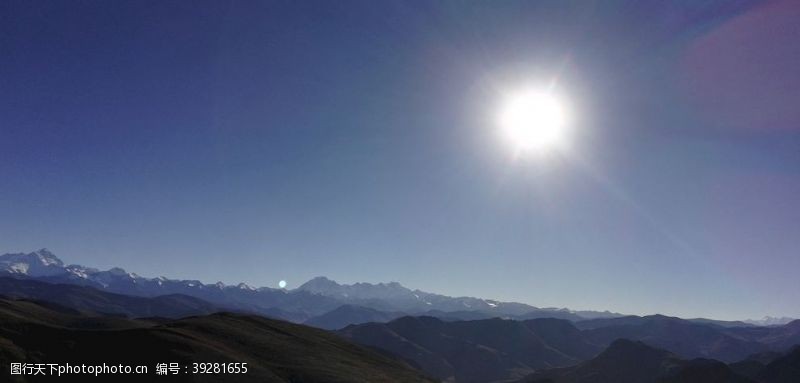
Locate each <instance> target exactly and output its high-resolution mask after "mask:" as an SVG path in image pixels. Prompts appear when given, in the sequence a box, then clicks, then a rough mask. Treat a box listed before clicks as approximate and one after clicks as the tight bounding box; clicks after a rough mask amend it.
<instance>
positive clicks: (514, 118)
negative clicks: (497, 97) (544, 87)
mask: <svg viewBox="0 0 800 383" xmlns="http://www.w3.org/2000/svg"><path fill="white" fill-rule="evenodd" d="M566 117H567V116H566V111H565V110H564V104H563V102H562V101H561V100H560V99H559V98H558V97H556V96H555V95H554V94H552V93H550V92H542V91H525V92H521V93H518V94H515V95H513V96H511V97H509V98H508V100H506V102H505V104H504V105H503V107H502V109H501V112H500V128H501V130H502V134H503V136H504V138H505V139H506V140H507V141H509V142H510V144H511V145H513V146H514V147H515V149H516V150H517V151H526V152H527V151H535V152H544V151H550V150H554V149H559V148H562V147H563V145H564V143H565V142H564V141H565V138H566V122H567V121H566V120H567V119H566Z"/></svg>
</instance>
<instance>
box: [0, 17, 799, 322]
mask: <svg viewBox="0 0 800 383" xmlns="http://www.w3.org/2000/svg"><path fill="white" fill-rule="evenodd" d="M797 17H800V9H798V7H797V5H796V4H791V1H776V2H748V1H742V2H729V1H724V2H722V1H720V2H715V1H709V2H703V3H702V4H699V3H698V2H686V3H685V4H683V5H681V4H679V3H672V4H661V3H649V4H648V3H640V4H629V3H628V2H597V3H593V2H585V1H580V2H552V3H550V2H466V3H465V2H436V3H426V2H390V1H386V2H372V1H363V2H361V1H345V2H224V1H208V2H191V3H190V2H160V1H159V2H147V1H122V2H100V1H82V2H59V1H54V2H43V1H9V2H3V4H2V5H0V52H2V53H1V54H0V57H2V58H1V59H0V182H1V183H2V186H0V252H16V251H32V250H35V249H38V248H41V247H47V248H49V249H50V250H51V251H53V252H55V253H56V254H57V255H59V256H60V257H61V258H62V259H63V260H64V261H65V262H68V263H80V264H85V265H90V266H96V267H100V268H108V267H112V266H121V267H124V268H126V269H128V270H130V271H135V272H137V273H139V274H141V275H145V276H158V275H165V276H168V277H173V278H191V279H200V280H203V281H205V282H215V281H217V280H222V281H224V282H228V283H236V282H240V281H243V282H247V283H249V284H252V285H269V286H275V285H276V284H277V282H278V281H279V280H281V279H285V280H287V281H288V282H289V287H292V286H296V285H297V284H299V283H302V282H303V281H305V280H307V279H310V278H311V277H314V276H317V275H325V276H328V277H330V278H332V279H335V280H338V281H340V282H348V283H349V282H359V281H366V282H381V281H399V282H401V283H403V284H404V285H406V286H410V287H412V288H420V289H423V290H426V291H432V292H439V293H444V294H448V295H471V296H479V297H485V298H496V299H502V300H516V301H522V302H526V303H530V304H533V305H537V306H559V307H564V306H566V307H570V308H575V309H610V310H615V311H620V312H626V313H634V314H643V313H655V312H660V313H665V314H673V315H681V316H706V317H716V318H726V319H741V318H746V317H761V316H763V315H789V316H795V317H800V306H798V305H797V303H796V297H797V296H798V295H800V278H797V270H800V252H799V251H800V203H798V202H799V201H798V195H800V114H799V113H800V112H798V111H799V110H800V108H797V105H796V100H798V99H800V72H798V71H797V69H796V68H797V67H800V48H798V45H797V44H796V43H794V42H795V41H796V40H797V39H798V38H800V26H798V25H797V24H796V23H795V22H793V20H796V18H797ZM553 80H555V81H556V82H557V84H558V85H557V86H558V89H559V91H560V92H562V93H563V94H564V95H565V98H566V99H567V100H568V105H569V110H570V114H571V122H570V124H571V129H572V130H573V135H572V137H571V143H570V149H569V150H568V151H566V152H563V153H559V154H558V155H551V156H546V157H543V158H539V157H537V158H515V157H514V155H513V154H512V150H510V149H509V147H508V145H505V144H504V143H503V142H501V141H499V140H497V137H496V136H497V134H496V133H497V126H496V125H497V124H496V115H497V112H498V109H499V103H500V101H501V100H502V99H503V96H504V95H505V94H507V93H508V92H514V91H515V90H517V89H520V88H522V87H524V86H527V85H528V84H531V83H544V82H550V81H553Z"/></svg>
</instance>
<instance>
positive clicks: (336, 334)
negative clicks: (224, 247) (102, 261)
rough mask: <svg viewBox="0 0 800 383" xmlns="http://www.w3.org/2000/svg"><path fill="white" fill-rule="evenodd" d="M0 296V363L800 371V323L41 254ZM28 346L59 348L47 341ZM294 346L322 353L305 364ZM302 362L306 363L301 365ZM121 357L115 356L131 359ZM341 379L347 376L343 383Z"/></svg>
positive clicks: (412, 376) (528, 375)
mask: <svg viewBox="0 0 800 383" xmlns="http://www.w3.org/2000/svg"><path fill="white" fill-rule="evenodd" d="M0 296H2V297H3V298H0V299H1V300H2V301H0V305H5V306H3V307H5V309H0V321H3V323H2V324H3V331H5V332H4V333H3V335H2V336H0V358H3V359H7V360H12V359H14V358H17V359H19V358H22V359H24V360H28V361H35V360H38V359H37V358H41V357H43V356H53V357H66V356H67V355H72V354H69V353H68V352H67V349H66V348H65V347H68V348H70V350H72V351H75V352H76V354H75V355H80V356H82V357H85V358H89V359H92V358H95V359H97V360H100V359H98V358H100V354H98V353H97V351H95V350H93V347H100V348H103V347H106V348H107V345H108V343H104V342H105V340H103V341H101V340H99V337H100V336H99V335H97V334H98V333H96V331H101V330H102V331H109V330H113V331H111V332H107V333H105V332H104V334H105V335H107V336H108V337H107V338H103V339H111V340H114V341H117V340H119V341H128V337H130V336H131V334H132V333H136V334H138V336H140V338H137V339H136V340H135V341H134V344H139V343H136V342H145V343H147V342H151V343H152V346H153V347H161V348H164V350H166V351H163V352H162V353H163V354H164V356H171V357H177V356H178V355H181V356H182V357H183V359H180V360H182V361H186V360H189V359H192V358H195V359H196V358H199V357H202V356H209V357H213V358H217V359H219V358H222V359H220V360H224V359H225V357H224V355H222V354H225V355H229V358H230V355H236V356H237V357H238V356H241V357H242V358H245V359H247V358H251V359H252V360H253V363H254V365H255V364H258V363H261V365H260V366H261V367H259V370H258V372H257V373H254V375H252V376H254V377H258V378H259V379H262V378H263V379H262V380H264V381H293V382H295V381H426V379H428V378H425V376H429V377H432V378H433V379H437V380H440V381H447V382H462V383H463V382H467V383H479V382H501V381H503V382H508V381H514V380H522V381H527V382H546V381H549V382H556V383H557V382H578V383H585V382H604V381H608V382H617V381H621V382H634V383H635V382H694V381H697V382H701V381H702V382H717V381H719V382H723V381H724V382H768V383H773V382H784V381H797V380H791V379H792V378H794V377H796V374H795V373H796V371H795V370H793V369H796V368H797V367H798V360H797V357H796V354H797V349H796V348H795V349H792V347H793V346H796V345H798V344H800V320H797V321H792V322H789V323H787V324H784V325H771V326H757V325H754V324H751V323H747V322H743V321H719V320H711V319H703V318H696V319H681V318H675V317H668V316H664V315H650V316H622V315H619V314H614V313H608V312H605V313H601V312H575V311H571V310H567V309H552V308H536V307H533V306H528V305H525V304H521V303H513V302H499V301H494V300H485V299H479V298H470V297H457V298H453V297H447V296H443V295H438V294H432V293H425V292H422V291H419V290H411V289H408V288H405V287H403V286H402V285H400V284H399V283H380V284H369V283H357V284H354V285H341V284H338V283H336V282H334V281H332V280H329V279H327V278H324V277H318V278H314V279H312V280H311V281H309V282H307V283H305V284H303V285H301V286H300V287H298V288H297V289H294V290H282V289H271V288H253V287H250V286H247V285H244V284H239V285H236V286H227V285H224V284H222V283H217V284H213V285H209V284H203V283H200V282H199V281H195V280H171V279H167V278H163V277H159V278H144V277H141V276H138V275H136V274H134V273H128V272H125V271H124V270H122V269H119V268H113V269H110V270H107V271H100V270H96V269H91V268H87V267H83V266H77V265H64V263H63V262H62V261H61V260H60V259H58V258H57V257H56V256H55V255H53V254H52V253H50V252H48V251H46V250H40V251H37V252H33V253H27V254H22V253H18V254H6V255H2V256H0ZM3 310H5V311H3ZM3 315H5V317H3ZM586 317H591V319H586ZM269 318H277V319H282V320H285V321H290V322H304V323H305V324H306V326H303V325H298V324H289V323H286V322H283V321H276V320H273V319H269ZM40 326H45V327H40ZM48 326H49V327H48ZM292 326H294V327H292ZM51 327H53V328H51ZM313 327H317V328H319V329H327V330H333V332H326V331H323V330H318V329H314V328H313ZM54 328H55V329H54ZM31 329H35V330H36V331H39V332H37V333H35V334H34V333H31V332H29V331H30V330H31ZM187 329H188V330H187ZM239 330H242V331H244V332H246V333H252V334H263V336H264V337H263V338H258V337H257V338H258V339H256V340H253V342H255V343H252V342H251V340H250V339H241V338H242V337H244V336H245V333H239V332H237V331H239ZM26 331H28V332H26ZM174 331H177V333H174ZM184 331H195V332H192V333H191V337H195V338H196V339H199V340H198V342H200V344H201V345H202V344H214V345H217V346H214V347H218V346H219V345H220V344H225V347H226V351H224V352H222V351H219V352H221V353H222V354H219V353H217V354H214V352H213V350H209V349H207V348H204V347H202V346H201V345H198V344H193V343H192V344H186V343H185V340H178V339H177V338H180V336H185V335H187V334H186V333H185V332H184ZM36 334H47V337H48V339H49V337H50V336H51V335H52V336H53V337H54V338H53V339H56V341H55V343H48V341H46V340H44V339H43V338H41V337H40V336H39V335H36ZM165 334H167V335H165ZM278 334H291V335H290V336H291V337H293V339H295V340H298V339H306V338H307V337H311V338H313V339H310V340H308V339H307V340H304V341H303V342H305V343H303V344H302V345H297V347H299V348H297V349H296V350H293V352H294V353H290V355H289V356H287V358H289V359H280V360H277V361H276V360H273V359H270V358H268V359H270V360H268V361H264V360H261V359H263V357H259V356H257V355H264V354H263V353H264V352H267V351H269V352H276V351H275V350H276V349H275V347H289V348H291V347H292V345H290V344H284V343H281V342H284V341H285V340H281V338H280V336H279V335H278ZM322 334H327V335H322ZM105 335H104V336H105ZM117 337H119V338H117ZM218 337H223V338H224V340H222V339H219V338H218ZM326 337H332V338H326ZM37 339H38V340H37ZM228 341H230V342H234V343H233V344H228V343H225V342H228ZM206 342H208V343H206ZM276 342H277V343H276ZM314 342H321V343H323V344H319V345H317V344H316V343H314ZM331 342H333V343H331ZM336 342H339V343H336ZM332 344H334V346H333V347H334V348H330V349H329V348H326V347H328V346H330V345H332ZM335 344H338V345H335ZM66 345H70V346H66ZM103 345H106V346H103ZM139 345H141V346H142V347H144V346H145V345H144V344H139ZM326 345H328V346H326ZM303 347H315V348H320V350H323V351H321V353H318V354H315V353H314V352H312V351H309V350H307V349H304V348H303ZM364 347H366V348H364ZM338 348H343V349H345V350H351V351H352V353H351V354H347V352H350V351H347V352H345V354H344V355H341V357H342V358H344V359H342V360H339V361H336V360H334V359H330V358H326V357H325V355H326V353H329V352H331V353H336V352H337V351H335V350H336V349H338ZM180 350H184V351H180ZM186 350H191V351H189V352H187V351H186ZM364 350H368V351H364ZM790 350H793V351H790ZM363 352H367V354H363ZM174 353H177V354H174ZM306 353H309V354H308V355H306V356H308V357H309V358H311V359H308V360H306V359H304V358H305V357H306V356H304V355H305V354H306ZM123 354H124V353H119V354H114V355H116V356H119V357H120V358H122V357H130V355H123ZM270 355H271V354H270ZM351 357H352V358H355V359H353V360H349V359H348V358H351ZM187 358H189V359H187ZM315 358H316V359H315ZM360 358H366V359H364V360H361V359H360ZM376 358H378V359H376ZM381 358H385V359H381ZM637 358H638V359H637ZM793 358H794V359H793ZM356 359H358V360H360V362H359V361H357V360H356ZM134 360H135V358H134ZM298 361H304V363H305V362H307V363H309V366H312V367H309V369H310V370H309V372H308V374H310V375H304V374H306V373H305V372H302V371H301V370H302V369H300V370H298V369H297V368H295V369H294V370H292V368H293V367H292V366H297V363H298ZM270 363H273V364H270ZM327 363H343V364H344V365H342V366H338V367H336V366H329V365H327ZM359 363H368V364H370V363H377V365H371V364H370V365H368V366H364V367H363V368H364V369H365V370H364V371H372V372H367V375H359V374H358V373H355V372H353V371H352V370H350V369H349V368H350V367H353V366H360V364H359ZM313 366H317V367H313ZM370 366H371V367H370ZM615 366H616V367H615ZM642 366H649V367H642ZM359 368H361V367H359ZM371 368H374V369H375V370H370V369H371ZM317 373H318V374H317ZM315 374H316V375H315ZM319 374H321V375H319ZM325 374H333V375H325ZM348 374H354V375H352V376H350V377H349V378H345V377H347V376H349V375H348ZM367 377H370V379H367ZM371 377H375V379H371ZM787 377H788V378H787ZM782 379H783V380H782Z"/></svg>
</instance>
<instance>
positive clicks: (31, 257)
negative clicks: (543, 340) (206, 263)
mask: <svg viewBox="0 0 800 383" xmlns="http://www.w3.org/2000/svg"><path fill="white" fill-rule="evenodd" d="M3 275H4V276H10V277H16V278H33V279H36V280H40V281H46V282H50V283H62V284H73V285H80V286H88V287H93V288H95V289H98V290H101V291H107V292H112V293H117V294H125V295H132V296H142V297H154V296H160V295H170V294H180V295H186V296H191V297H195V298H199V299H202V300H205V301H207V302H210V303H212V304H214V305H216V306H218V307H220V308H223V309H226V310H234V311H246V312H252V313H258V314H261V315H266V316H270V317H275V318H280V319H285V320H289V321H292V322H297V323H302V322H305V321H308V320H310V319H311V318H313V317H316V316H320V315H323V314H326V313H329V312H330V311H332V310H334V309H336V308H338V307H340V306H342V305H351V306H359V307H364V308H368V309H372V310H378V311H381V312H385V313H386V315H384V316H385V318H386V320H390V319H394V318H396V317H398V316H400V314H402V315H419V314H425V315H433V316H439V315H441V316H446V317H450V318H451V319H466V318H474V319H478V318H491V317H508V318H519V319H532V318H541V317H556V318H562V319H570V320H581V319H589V318H612V317H619V316H621V314H617V313H611V312H608V311H606V312H595V311H580V312H575V311H572V310H568V309H557V308H537V307H534V306H530V305H527V304H523V303H516V302H501V301H496V300H491V299H480V298H472V297H449V296H445V295H440V294H433V293H428V292H424V291H420V290H412V289H409V288H406V287H404V286H402V285H401V284H399V283H397V282H391V283H377V284H371V283H356V284H353V285H343V284H339V283H337V282H335V281H332V280H330V279H328V278H325V277H317V278H314V279H311V280H310V281H308V282H306V283H304V284H302V285H301V286H299V287H298V288H296V289H293V290H284V289H274V288H269V287H252V286H248V285H246V284H244V283H239V284H236V285H226V284H224V283H222V282H217V283H215V284H204V283H202V282H200V281H198V280H175V279H168V278H165V277H157V278H146V277H142V276H140V275H138V274H136V273H131V272H127V271H125V270H124V269H121V268H116V267H115V268H111V269H109V270H98V269H95V268H91V267H86V266H81V265H65V264H64V262H62V261H61V260H60V259H59V258H58V257H56V256H55V255H54V254H53V253H51V252H50V251H48V250H47V249H41V250H38V251H35V252H31V253H9V254H4V255H0V276H3ZM392 313H395V314H392ZM449 313H453V314H449ZM374 319H375V317H374V316H369V315H367V316H366V317H365V318H364V319H363V320H362V321H363V322H367V321H372V320H374ZM321 321H322V320H316V322H321ZM350 323H356V322H350Z"/></svg>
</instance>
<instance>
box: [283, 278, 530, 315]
mask: <svg viewBox="0 0 800 383" xmlns="http://www.w3.org/2000/svg"><path fill="white" fill-rule="evenodd" d="M297 290H299V291H307V292H310V293H314V294H319V295H324V296H327V297H331V298H335V299H337V300H341V301H344V302H347V303H349V304H356V305H360V306H366V307H372V308H376V309H378V310H385V311H403V312H406V313H422V312H426V311H431V310H438V311H444V312H451V311H483V312H487V313H494V314H495V315H498V316H516V315H522V314H526V313H528V312H531V311H534V310H537V308H536V307H533V306H530V305H526V304H523V303H513V302H500V301H495V300H491V299H480V298H472V297H449V296H446V295H440V294H433V293H428V292H425V291H421V290H411V289H409V288H407V287H404V286H403V285H401V284H399V283H397V282H390V283H377V284H372V283H355V284H352V285H346V284H339V283H336V282H335V281H332V280H330V279H328V278H325V277H316V278H314V279H312V280H310V281H308V282H306V283H304V284H303V285H301V286H300V287H298V288H297Z"/></svg>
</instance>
